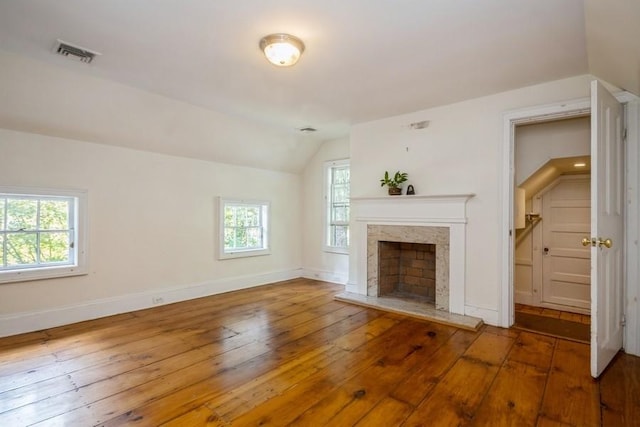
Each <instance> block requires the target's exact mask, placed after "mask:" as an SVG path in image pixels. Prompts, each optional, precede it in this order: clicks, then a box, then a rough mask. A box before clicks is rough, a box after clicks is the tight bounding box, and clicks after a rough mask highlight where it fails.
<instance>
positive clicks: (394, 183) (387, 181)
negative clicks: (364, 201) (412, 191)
mask: <svg viewBox="0 0 640 427" xmlns="http://www.w3.org/2000/svg"><path fill="white" fill-rule="evenodd" d="M407 176H408V174H407V173H406V172H402V173H400V171H398V172H396V174H395V175H394V176H393V178H391V176H390V175H389V171H384V177H383V178H382V179H381V180H380V187H384V186H385V185H386V186H387V187H389V195H390V196H399V195H400V194H402V183H403V182H405V181H406V180H407Z"/></svg>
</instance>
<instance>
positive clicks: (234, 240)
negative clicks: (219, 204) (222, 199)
mask: <svg viewBox="0 0 640 427" xmlns="http://www.w3.org/2000/svg"><path fill="white" fill-rule="evenodd" d="M264 221H265V219H264V218H263V215H262V207H261V206H258V205H232V204H227V205H226V206H225V209H224V249H225V251H233V250H247V249H261V248H263V247H264V239H263V225H264Z"/></svg>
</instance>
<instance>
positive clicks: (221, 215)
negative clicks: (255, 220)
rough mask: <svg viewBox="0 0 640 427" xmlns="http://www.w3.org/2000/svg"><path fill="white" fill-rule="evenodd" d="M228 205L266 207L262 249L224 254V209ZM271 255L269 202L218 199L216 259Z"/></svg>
mask: <svg viewBox="0 0 640 427" xmlns="http://www.w3.org/2000/svg"><path fill="white" fill-rule="evenodd" d="M227 203H229V204H244V205H259V206H263V207H266V210H267V215H266V216H267V218H266V221H265V223H264V224H263V228H264V229H265V236H264V238H265V240H266V241H265V242H264V243H265V247H264V248H263V249H244V250H237V251H234V252H225V250H224V207H225V205H226V204H227ZM270 254H271V202H269V201H266V200H248V199H232V198H226V197H218V259H219V260H225V259H234V258H246V257H254V256H263V255H270Z"/></svg>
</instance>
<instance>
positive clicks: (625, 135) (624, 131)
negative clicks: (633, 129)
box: [622, 128, 627, 141]
mask: <svg viewBox="0 0 640 427" xmlns="http://www.w3.org/2000/svg"><path fill="white" fill-rule="evenodd" d="M622 140H623V141H626V140H627V128H624V130H623V131H622Z"/></svg>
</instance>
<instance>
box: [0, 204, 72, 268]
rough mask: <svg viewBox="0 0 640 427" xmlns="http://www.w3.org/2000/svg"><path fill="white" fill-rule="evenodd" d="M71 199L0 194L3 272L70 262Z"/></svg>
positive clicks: (1, 263) (1, 261)
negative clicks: (4, 270) (18, 268)
mask: <svg viewBox="0 0 640 427" xmlns="http://www.w3.org/2000/svg"><path fill="white" fill-rule="evenodd" d="M72 207H73V202H72V199H70V198H60V199H49V198H44V197H43V198H39V197H20V196H9V195H4V196H2V195H0V269H11V268H17V267H29V266H41V265H47V264H60V263H69V262H70V247H71V242H72V232H73V230H71V227H70V225H69V224H70V223H71V222H70V217H71V211H72Z"/></svg>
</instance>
